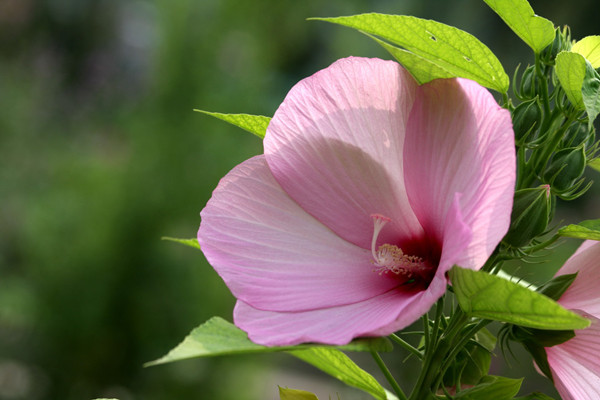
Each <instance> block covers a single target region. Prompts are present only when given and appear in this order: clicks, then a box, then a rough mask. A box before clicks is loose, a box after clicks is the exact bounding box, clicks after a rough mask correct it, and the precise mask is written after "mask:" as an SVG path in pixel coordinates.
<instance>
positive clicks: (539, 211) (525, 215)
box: [503, 185, 552, 247]
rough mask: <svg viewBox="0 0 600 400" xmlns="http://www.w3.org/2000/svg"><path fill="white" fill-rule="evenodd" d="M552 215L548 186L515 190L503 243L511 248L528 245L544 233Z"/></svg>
mask: <svg viewBox="0 0 600 400" xmlns="http://www.w3.org/2000/svg"><path fill="white" fill-rule="evenodd" d="M551 213H552V197H551V196H550V186H549V185H542V186H540V187H537V188H527V189H521V190H517V192H516V193H515V198H514V203H513V209H512V214H511V217H510V221H511V222H510V228H509V229H508V233H507V234H506V236H504V239H503V241H504V242H505V243H507V244H509V245H511V246H513V247H521V246H525V245H526V244H528V243H529V242H530V241H531V239H533V238H535V237H536V236H539V235H541V234H542V233H544V231H545V230H546V228H547V227H548V223H549V222H550V219H551Z"/></svg>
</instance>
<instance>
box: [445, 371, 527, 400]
mask: <svg viewBox="0 0 600 400" xmlns="http://www.w3.org/2000/svg"><path fill="white" fill-rule="evenodd" d="M521 382H523V379H511V378H504V377H502V376H492V375H488V376H484V377H483V378H482V379H481V381H479V383H478V384H477V385H476V386H474V387H472V388H469V389H466V390H461V391H460V392H458V393H457V394H456V396H454V399H461V400H490V399H494V400H510V399H512V398H513V397H514V396H515V395H516V394H517V393H519V389H520V388H521Z"/></svg>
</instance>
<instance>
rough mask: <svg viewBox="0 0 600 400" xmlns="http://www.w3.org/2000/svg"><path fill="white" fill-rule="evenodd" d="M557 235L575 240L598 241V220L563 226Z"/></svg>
mask: <svg viewBox="0 0 600 400" xmlns="http://www.w3.org/2000/svg"><path fill="white" fill-rule="evenodd" d="M558 234H559V235H561V236H567V237H572V238H576V239H592V240H600V219H588V220H586V221H581V222H580V223H578V224H571V225H567V226H564V227H562V228H560V229H559V230H558Z"/></svg>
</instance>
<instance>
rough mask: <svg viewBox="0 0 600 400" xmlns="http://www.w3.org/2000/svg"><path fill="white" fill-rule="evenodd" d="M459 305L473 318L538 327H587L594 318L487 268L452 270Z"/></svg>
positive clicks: (559, 328) (548, 328) (451, 276)
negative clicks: (490, 271) (579, 313)
mask: <svg viewBox="0 0 600 400" xmlns="http://www.w3.org/2000/svg"><path fill="white" fill-rule="evenodd" d="M449 276H450V280H451V282H452V287H453V289H454V293H455V294H456V297H457V299H458V304H459V305H460V307H461V308H462V309H463V311H464V312H465V313H466V314H467V315H470V316H472V317H478V318H484V319H491V320H495V321H500V322H507V323H511V324H515V325H521V326H525V327H530V328H536V329H547V330H568V329H583V328H586V327H588V326H589V324H590V321H588V320H587V319H585V318H583V317H581V316H579V315H577V314H576V313H574V312H572V311H570V310H567V309H565V308H564V307H562V306H561V305H560V304H558V303H557V302H555V301H554V300H552V299H551V298H549V297H547V296H544V295H543V294H540V293H537V292H534V291H532V290H530V289H528V288H526V287H523V286H521V285H519V284H518V283H515V282H511V281H509V280H506V279H503V278H500V277H498V276H496V275H491V274H488V273H487V272H484V271H473V270H470V269H465V268H460V267H457V266H454V267H453V268H452V269H451V270H450V271H449Z"/></svg>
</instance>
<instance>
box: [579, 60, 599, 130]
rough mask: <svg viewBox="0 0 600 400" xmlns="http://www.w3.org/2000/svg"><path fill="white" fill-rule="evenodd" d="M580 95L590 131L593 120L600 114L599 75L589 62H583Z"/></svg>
mask: <svg viewBox="0 0 600 400" xmlns="http://www.w3.org/2000/svg"><path fill="white" fill-rule="evenodd" d="M581 95H582V97H583V104H584V105H585V111H586V112H587V115H588V128H589V129H591V128H592V124H593V123H594V120H595V119H596V117H597V116H598V114H599V113H600V75H599V74H598V72H596V70H595V69H594V67H592V64H590V63H589V61H586V62H585V77H584V79H583V86H582V87H581Z"/></svg>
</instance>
